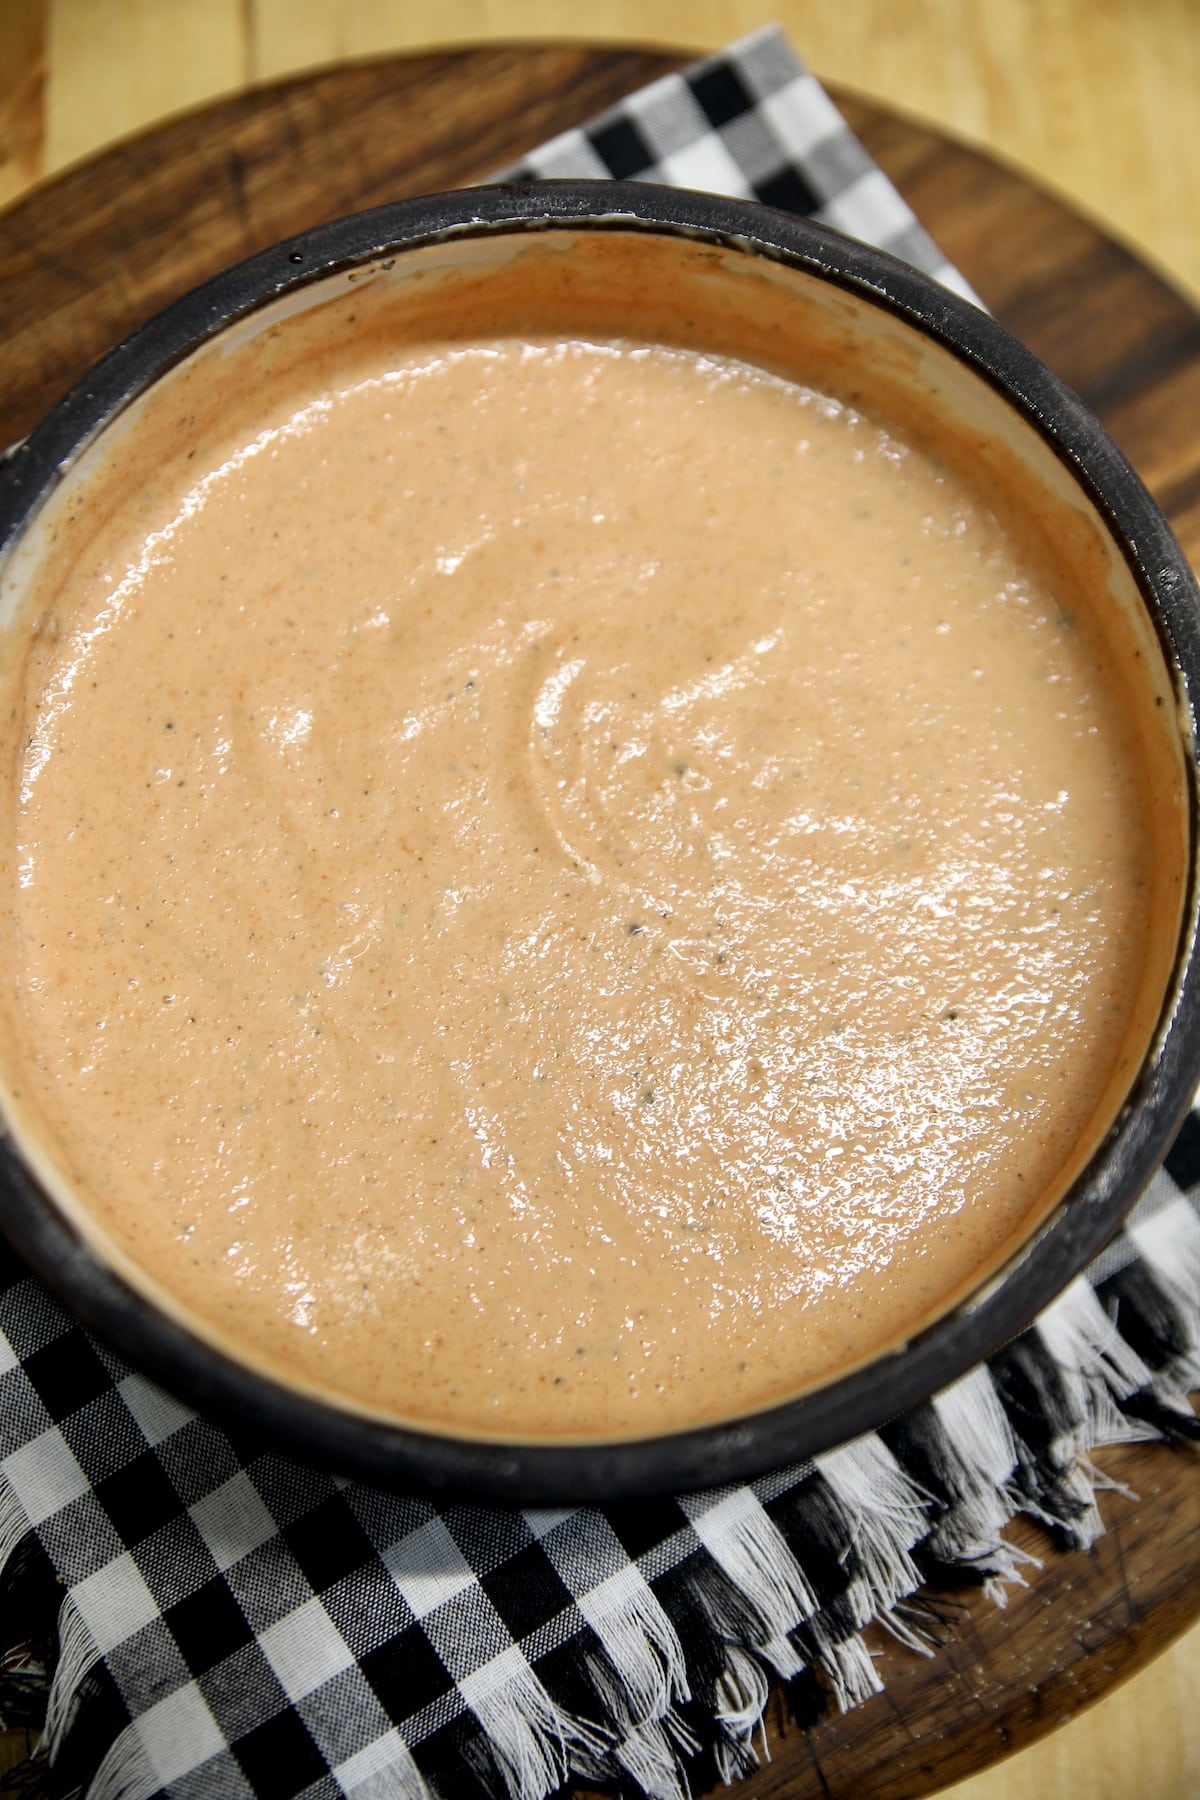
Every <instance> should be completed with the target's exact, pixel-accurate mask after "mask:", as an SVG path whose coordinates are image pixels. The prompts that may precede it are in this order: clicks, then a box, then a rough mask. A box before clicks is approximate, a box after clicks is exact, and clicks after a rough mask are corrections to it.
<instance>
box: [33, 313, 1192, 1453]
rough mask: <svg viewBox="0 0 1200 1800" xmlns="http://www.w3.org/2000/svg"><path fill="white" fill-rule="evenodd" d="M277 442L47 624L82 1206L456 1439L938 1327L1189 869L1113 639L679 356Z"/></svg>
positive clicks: (41, 891) (747, 374) (366, 368)
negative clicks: (1161, 801) (1166, 846)
mask: <svg viewBox="0 0 1200 1800" xmlns="http://www.w3.org/2000/svg"><path fill="white" fill-rule="evenodd" d="M335 373H336V372H335ZM256 408H257V417H258V419H259V425H258V427H257V429H256V430H255V431H253V432H247V431H245V430H242V431H240V432H238V431H232V432H231V431H228V430H225V429H224V428H223V427H217V426H213V427H211V428H209V427H205V428H204V429H203V430H202V431H200V432H199V441H198V443H197V444H196V445H194V446H193V449H194V450H195V451H197V452H198V453H197V454H195V455H193V456H191V457H190V458H188V457H185V455H184V454H183V452H182V450H181V449H179V447H178V446H179V440H178V439H177V440H176V442H175V445H174V446H171V445H168V444H167V443H166V441H165V440H164V444H163V447H162V449H163V463H164V467H165V472H164V473H163V474H162V475H161V476H160V477H159V478H158V479H157V480H156V481H155V482H152V483H150V484H149V486H148V487H147V489H146V491H145V492H144V494H142V495H140V496H139V497H138V500H137V501H136V503H135V502H133V501H132V500H131V501H130V502H129V504H128V505H127V506H125V507H124V508H118V509H115V510H114V511H113V513H112V516H110V517H106V518H102V519H101V520H100V521H99V523H98V524H96V526H95V528H94V529H93V530H92V532H91V535H90V536H89V538H88V540H87V542H86V544H85V545H84V547H83V549H82V550H80V551H79V552H77V553H73V561H72V562H71V565H70V567H69V570H68V571H67V573H66V574H65V575H64V574H63V573H62V571H61V570H59V572H58V574H57V575H56V576H55V579H54V584H53V585H51V586H49V587H48V586H47V585H46V584H45V583H43V586H42V588H41V589H40V590H39V592H38V594H37V596H36V599H37V606H38V608H39V612H40V632H39V635H38V636H37V638H36V639H35V641H34V644H33V648H32V651H31V653H30V655H29V657H28V659H27V662H26V664H25V668H24V672H23V675H22V677H21V681H20V686H19V691H18V692H17V694H16V697H15V701H14V707H15V713H14V724H13V726H12V728H11V748H10V753H9V754H10V762H12V763H13V764H14V766H15V774H16V778H17V779H18V781H19V800H18V803H17V808H16V814H15V824H14V848H13V850H12V852H11V854H12V860H13V865H14V869H15V871H16V886H15V898H14V899H13V901H12V907H13V919H14V927H15V941H14V942H13V943H12V944H11V946H10V950H9V954H8V963H9V972H8V979H9V981H10V983H11V982H15V984H16V992H17V995H18V1000H17V1004H16V1007H15V1010H14V1014H13V1020H12V1022H11V1025H10V1031H11V1036H12V1042H13V1050H12V1056H13V1058H14V1059H16V1060H15V1066H16V1068H17V1069H19V1071H20V1072H19V1074H14V1075H13V1076H12V1077H11V1084H12V1086H13V1087H15V1088H16V1089H18V1090H19V1091H18V1094H17V1099H16V1104H17V1106H18V1107H19V1108H22V1109H24V1110H25V1112H26V1113H27V1114H28V1115H29V1116H30V1117H32V1118H34V1119H35V1120H36V1121H37V1122H38V1129H39V1131H40V1132H41V1134H42V1135H43V1137H44V1139H45V1140H46V1141H47V1142H48V1143H49V1144H50V1145H51V1146H52V1154H53V1156H54V1157H56V1158H57V1160H58V1162H59V1164H60V1166H61V1167H62V1169H63V1170H64V1172H65V1174H66V1176H67V1178H68V1179H69V1180H70V1181H71V1182H72V1184H73V1185H74V1186H75V1189H76V1191H77V1192H78V1193H79V1194H80V1195H82V1196H83V1199H84V1203H85V1205H86V1208H87V1209H88V1211H89V1212H90V1213H91V1214H92V1216H93V1217H94V1218H95V1219H96V1220H98V1221H99V1222H100V1224H101V1227H102V1228H103V1230H104V1231H105V1232H107V1233H109V1234H110V1235H111V1237H112V1238H113V1239H114V1240H115V1241H116V1242H117V1243H118V1244H119V1245H120V1246H121V1247H122V1248H123V1250H124V1252H125V1253H127V1254H128V1255H129V1256H130V1257H131V1258H132V1259H133V1261H134V1262H135V1263H136V1265H138V1266H139V1267H141V1268H143V1269H145V1270H146V1271H148V1272H149V1273H150V1275H151V1276H152V1278H153V1279H154V1280H155V1281H157V1282H158V1283H160V1284H161V1285H162V1287H163V1288H165V1289H166V1290H167V1291H168V1292H169V1293H170V1294H171V1295H172V1296H174V1297H175V1299H176V1300H177V1301H178V1302H179V1303H181V1304H182V1306H183V1307H184V1308H185V1309H186V1311H187V1312H188V1313H189V1314H190V1315H191V1316H193V1317H195V1318H196V1319H198V1320H199V1321H201V1322H202V1323H203V1326H204V1328H206V1329H210V1330H212V1331H214V1332H215V1333H216V1334H218V1335H219V1336H220V1337H221V1338H223V1339H224V1340H226V1341H230V1342H233V1343H234V1344H236V1345H238V1346H240V1347H242V1348H243V1349H244V1350H245V1351H247V1352H248V1353H250V1354H251V1355H253V1356H256V1357H258V1358H260V1359H262V1360H263V1361H264V1362H265V1363H266V1364H267V1366H269V1367H271V1368H273V1369H275V1370H276V1371H279V1372H283V1373H284V1374H285V1375H291V1376H294V1377H299V1378H301V1379H304V1380H306V1381H309V1382H311V1383H315V1384H317V1385H318V1386H320V1387H323V1388H325V1389H328V1390H332V1391H333V1392H335V1393H337V1394H339V1395H342V1396H344V1397H346V1398H347V1399H348V1400H350V1401H351V1402H353V1403H356V1404H359V1405H363V1406H366V1407H369V1408H375V1409H379V1410H381V1411H384V1412H386V1413H389V1414H393V1415H399V1416H402V1417H405V1418H408V1419H412V1420H418V1421H429V1422H433V1423H435V1424H437V1425H440V1426H443V1427H447V1428H453V1429H461V1430H466V1431H476V1432H489V1431H500V1432H504V1433H511V1434H514V1435H522V1436H541V1435H551V1436H553V1435H589V1434H607V1435H616V1434H622V1433H629V1432H638V1431H642V1430H646V1431H651V1430H659V1429H662V1428H669V1427H672V1426H680V1425H685V1424H690V1423H694V1422H696V1421H697V1420H700V1419H704V1418H711V1417H715V1416H722V1415H729V1414H733V1413H735V1412H738V1411H741V1410H744V1409H746V1408H749V1407H754V1406H761V1405H763V1404H766V1403H768V1402H770V1401H772V1400H774V1399H777V1398H780V1397H782V1396H785V1395H787V1394H790V1393H793V1392H795V1391H797V1390H798V1389H801V1388H803V1387H804V1386H805V1385H806V1384H811V1383H813V1382H816V1381H820V1380H824V1379H827V1378H828V1377H829V1376H830V1375H831V1374H833V1373H835V1372H836V1371H838V1370H839V1369H843V1368H846V1367H849V1366H851V1365H853V1364H855V1363H857V1362H860V1361H861V1360H862V1359H863V1358H864V1357H866V1356H868V1355H870V1354H871V1353H872V1352H874V1351H876V1350H878V1349H879V1348H881V1347H883V1346H885V1345H888V1344H890V1343H893V1342H895V1341H897V1340H898V1339H902V1338H903V1337H904V1336H905V1335H906V1334H908V1333H911V1332H912V1331H913V1330H914V1329H916V1328H917V1327H918V1326H920V1325H921V1324H922V1323H924V1322H926V1321H927V1320H928V1319H929V1318H931V1317H932V1316H934V1315H935V1314H936V1313H937V1312H938V1311H939V1310H942V1309H944V1307H945V1306H946V1305H947V1304H948V1303H949V1302H950V1301H951V1300H952V1299H953V1298H954V1297H955V1296H956V1295H957V1294H959V1293H960V1292H962V1291H963V1290H964V1289H965V1288H966V1287H968V1286H969V1285H970V1284H971V1282H972V1281H973V1280H974V1279H976V1278H977V1277H978V1274H979V1272H980V1271H981V1270H983V1269H986V1268H987V1267H988V1266H990V1265H991V1264H994V1263H995V1261H996V1259H997V1258H998V1257H999V1256H1000V1255H1001V1254H1002V1253H1003V1251H1004V1250H1005V1249H1006V1248H1007V1247H1008V1246H1009V1245H1010V1244H1011V1243H1012V1242H1013V1241H1014V1240H1015V1239H1016V1238H1018V1237H1019V1236H1020V1234H1021V1233H1022V1231H1023V1230H1025V1229H1026V1228H1027V1226H1028V1223H1029V1222H1030V1220H1031V1219H1033V1218H1034V1217H1036V1216H1037V1214H1038V1208H1039V1206H1040V1207H1042V1208H1043V1209H1044V1205H1045V1199H1046V1195H1047V1194H1048V1193H1051V1192H1052V1191H1053V1190H1054V1188H1055V1184H1056V1182H1057V1183H1058V1184H1059V1185H1061V1181H1062V1178H1063V1171H1064V1169H1068V1168H1069V1167H1070V1166H1071V1164H1072V1157H1073V1156H1074V1154H1075V1152H1076V1148H1077V1145H1078V1142H1079V1140H1080V1139H1081V1137H1082V1136H1084V1135H1085V1134H1086V1133H1087V1132H1088V1131H1089V1130H1090V1129H1093V1115H1094V1114H1095V1113H1096V1111H1097V1108H1102V1107H1103V1106H1104V1105H1106V1104H1110V1102H1109V1101H1108V1100H1107V1099H1106V1096H1108V1095H1109V1094H1110V1090H1111V1087H1112V1083H1113V1080H1114V1069H1116V1070H1118V1074H1119V1071H1120V1067H1121V1065H1122V1064H1124V1065H1127V1067H1126V1075H1125V1079H1128V1075H1129V1074H1130V1073H1131V1072H1132V1068H1133V1066H1134V1063H1135V1061H1136V1055H1135V1051H1134V1049H1131V1047H1130V1044H1129V1042H1128V1039H1129V1034H1130V1030H1131V1020H1132V1019H1133V1018H1134V1014H1135V1011H1136V1007H1137V1004H1138V997H1139V994H1140V991H1141V987H1142V985H1143V983H1144V980H1145V973H1144V971H1145V964H1146V950H1145V942H1146V938H1147V934H1148V933H1149V931H1150V930H1151V926H1152V923H1153V917H1152V915H1153V909H1154V907H1155V906H1156V905H1158V904H1160V901H1159V900H1158V899H1156V898H1155V895H1154V894H1152V892H1151V887H1152V883H1151V881H1150V875H1149V872H1150V869H1151V866H1152V863H1153V859H1154V854H1155V845H1154V840H1153V831H1154V830H1155V829H1156V827H1155V826H1154V824H1153V807H1152V806H1150V805H1149V804H1148V801H1147V780H1148V776H1147V772H1146V766H1145V758H1144V756H1143V753H1142V750H1141V749H1140V748H1139V741H1138V737H1137V732H1136V730H1135V729H1134V727H1133V726H1132V725H1131V723H1130V718H1129V708H1128V706H1127V695H1126V692H1125V690H1124V689H1123V686H1122V683H1121V682H1120V681H1119V680H1118V678H1117V676H1116V675H1115V674H1114V671H1113V668H1112V666H1111V660H1112V659H1111V657H1110V655H1109V653H1108V651H1107V650H1106V647H1105V643H1104V641H1103V639H1102V637H1101V636H1100V634H1099V633H1098V631H1097V630H1096V629H1095V628H1094V626H1093V624H1092V622H1091V620H1090V618H1089V615H1088V603H1087V598H1086V595H1084V594H1083V593H1081V592H1077V591H1075V590H1073V589H1072V588H1071V586H1070V584H1069V582H1066V581H1065V580H1064V577H1063V574H1062V571H1061V570H1060V569H1055V568H1054V567H1053V566H1052V564H1051V563H1050V561H1049V560H1048V558H1047V556H1046V554H1045V552H1044V549H1043V548H1042V547H1040V546H1039V545H1038V544H1037V543H1036V542H1035V541H1034V540H1033V539H1032V537H1031V538H1030V540H1029V541H1028V542H1026V541H1023V540H1021V539H1020V538H1019V536H1017V535H1016V534H1014V531H1013V530H1012V528H1011V522H1010V521H1008V522H1005V523H1003V524H1002V523H1001V522H999V520H998V518H997V516H996V513H995V510H994V508H993V506H992V504H991V503H990V502H989V501H988V500H987V499H986V498H985V497H983V496H981V494H980V493H979V492H978V491H976V489H975V488H974V487H973V486H972V484H971V482H970V481H969V480H968V479H966V478H965V477H964V476H962V475H960V474H957V473H955V472H954V471H953V470H952V469H951V468H950V467H948V466H946V464H945V463H944V462H943V461H942V460H940V459H939V458H938V457H937V456H936V455H934V454H930V453H928V452H927V451H926V450H925V449H923V448H921V447H918V446H917V445H916V444H915V443H914V442H911V441H908V439H906V437H905V435H904V432H903V430H902V428H901V427H899V426H897V425H889V424H884V423H881V422H879V421H878V420H876V419H873V418H871V417H868V416H864V415H863V414H862V413H860V412H859V411H857V410H855V408H854V407H853V406H852V405H849V404H847V403H845V402H844V401H841V400H838V399H836V398H833V397H830V396H828V395H821V394H818V393H815V392H813V391H812V390H811V389H808V388H801V387H797V386H794V385H791V384H789V383H787V382H785V381H783V380H780V379H777V378H775V377H774V376H771V375H768V374H764V373H762V372H760V371H756V370H752V369H749V368H747V367H745V366H743V365H741V364H738V363H736V362H732V361H730V360H727V359H725V358H722V357H719V356H716V357H714V356H706V355H704V354H702V353H700V352H698V351H696V350H693V349H688V348H670V347H664V346H661V345H657V346H648V345H636V344H631V343H627V342H622V341H619V340H615V339H614V340H610V341H592V340H588V339H586V338H583V339H578V340H576V341H566V342H563V341H559V340H558V339H557V338H545V339H540V340H539V339H538V338H537V337H535V336H527V337H525V338H524V339H523V340H514V339H510V338H505V337H502V338H495V339H489V338H487V337H486V335H480V336H477V337H476V338H475V339H472V338H471V337H470V336H467V335H464V336H461V337H459V338H458V339H456V340H455V341H454V342H453V343H451V344H445V345H432V346H431V345H418V346H415V347H407V348H405V349H403V350H402V352H400V353H397V351H396V349H395V347H394V346H384V347H382V348H380V349H379V350H378V352H377V353H376V352H372V354H371V355H370V356H368V355H366V354H364V355H363V356H360V357H359V359H358V361H357V362H356V363H355V365H354V367H353V369H352V370H351V371H350V372H349V373H348V374H343V375H342V376H341V377H340V378H330V376H329V373H328V371H323V372H322V377H321V379H320V380H318V381H316V382H315V383H314V384H313V385H312V386H311V387H309V388H303V387H301V388H298V387H297V384H296V381H295V378H294V373H289V374H288V376H287V378H286V379H284V378H282V377H281V378H280V379H279V381H278V382H277V384H276V387H275V388H274V389H268V390H267V391H265V392H263V393H261V394H260V395H259V396H258V398H257V400H256ZM48 579H49V578H48ZM1173 879H1174V880H1175V882H1176V886H1178V881H1179V879H1180V878H1179V876H1178V874H1176V875H1175V876H1174V877H1173ZM1135 1048H1136V1049H1138V1050H1140V1046H1137V1047H1135Z"/></svg>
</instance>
